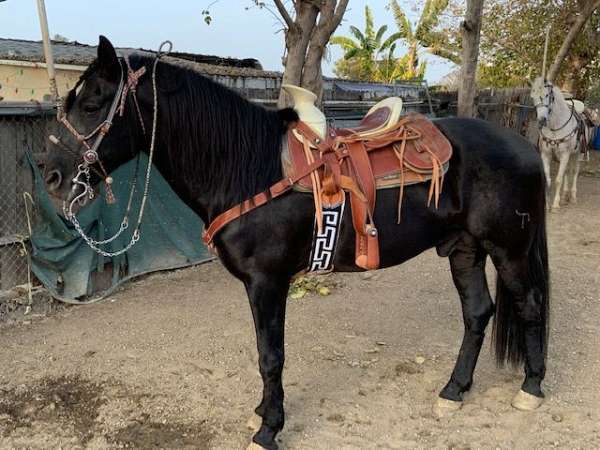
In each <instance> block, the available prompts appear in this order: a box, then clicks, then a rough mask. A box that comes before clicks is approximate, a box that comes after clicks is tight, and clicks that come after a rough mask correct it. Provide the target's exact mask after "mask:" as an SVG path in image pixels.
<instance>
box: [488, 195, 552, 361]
mask: <svg viewBox="0 0 600 450" xmlns="http://www.w3.org/2000/svg"><path fill="white" fill-rule="evenodd" d="M544 197H545V196H544ZM543 202H544V205H543V207H542V212H541V217H540V219H541V220H539V222H538V223H537V224H536V230H535V234H534V236H533V242H532V243H531V247H530V249H529V254H528V256H527V269H528V270H527V272H528V273H527V277H528V279H527V281H528V283H527V284H528V285H529V286H530V289H529V292H528V293H527V294H526V295H534V296H535V298H534V299H528V301H534V302H535V303H536V305H535V306H537V308H536V309H538V310H539V316H540V317H539V319H540V323H539V325H540V326H541V327H542V333H541V340H542V342H541V343H540V344H541V348H542V349H543V352H544V356H546V354H547V348H548V328H549V326H548V322H549V319H550V276H549V270H548V246H547V240H546V205H545V198H544V200H543ZM527 326H528V324H527V322H526V321H525V320H523V319H522V318H520V317H519V316H518V315H517V311H516V302H515V299H514V296H513V294H512V293H511V292H510V290H509V289H508V287H507V286H506V283H505V282H504V281H503V280H502V278H501V277H500V276H498V279H497V282H496V313H495V317H494V332H493V345H494V347H495V353H496V361H497V363H498V364H499V365H503V364H504V363H505V362H509V363H510V364H512V365H513V366H517V365H520V364H521V363H522V362H523V361H524V359H525V330H526V329H527Z"/></svg>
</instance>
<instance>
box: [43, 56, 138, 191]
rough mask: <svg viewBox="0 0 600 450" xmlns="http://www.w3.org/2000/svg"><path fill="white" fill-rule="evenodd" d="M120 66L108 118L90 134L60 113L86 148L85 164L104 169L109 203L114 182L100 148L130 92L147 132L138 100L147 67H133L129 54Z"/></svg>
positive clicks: (85, 165) (54, 140)
mask: <svg viewBox="0 0 600 450" xmlns="http://www.w3.org/2000/svg"><path fill="white" fill-rule="evenodd" d="M123 63H124V64H125V66H126V68H127V77H125V71H124V70H123ZM119 66H120V68H121V77H120V81H119V86H118V87H117V91H116V92H115V96H114V98H113V101H112V103H111V105H110V109H109V110H108V114H107V116H106V119H104V120H103V121H102V122H101V123H100V124H99V125H98V126H97V127H96V128H94V129H93V130H92V131H91V132H89V133H88V134H83V133H80V132H79V131H78V130H77V129H76V128H75V127H74V126H73V125H72V124H71V122H69V120H68V119H67V115H66V114H64V113H62V112H61V113H59V115H58V121H59V122H60V123H61V124H62V125H63V126H64V127H65V128H66V129H67V130H68V131H69V132H70V133H71V134H72V135H73V136H74V137H75V139H76V140H77V142H79V143H80V144H82V145H83V146H84V147H85V148H86V150H85V152H84V153H83V155H82V159H83V161H82V164H83V166H84V167H89V166H92V165H94V164H98V166H99V167H100V170H101V171H102V174H101V175H103V178H104V182H105V184H106V199H107V202H108V203H113V202H114V195H113V193H112V189H111V187H110V185H111V184H112V178H111V177H110V176H109V175H108V173H107V172H106V169H105V168H104V165H103V164H102V161H101V160H100V158H99V156H98V148H100V145H101V144H102V141H103V140H104V137H105V136H106V135H107V134H108V132H109V131H110V128H111V127H112V125H113V120H114V118H115V114H116V113H117V112H118V113H119V116H120V117H123V114H124V113H125V103H126V100H127V96H128V95H129V94H131V96H132V99H133V102H134V105H135V107H136V113H137V116H138V118H139V121H140V124H141V127H142V132H143V133H144V134H146V128H145V126H144V119H143V117H142V113H141V110H140V106H139V103H138V101H137V95H136V91H137V85H138V82H139V79H140V78H141V77H142V75H144V74H145V73H146V67H145V66H142V67H140V68H139V69H137V70H135V71H134V70H133V69H132V68H131V64H130V63H129V58H127V56H124V57H122V58H119ZM53 138H54V139H52V141H53V142H55V143H59V142H60V140H59V139H58V138H56V137H53ZM94 138H95V140H94V141H93V142H91V143H90V141H91V140H92V139H94ZM57 141H58V142H57ZM63 147H64V145H63Z"/></svg>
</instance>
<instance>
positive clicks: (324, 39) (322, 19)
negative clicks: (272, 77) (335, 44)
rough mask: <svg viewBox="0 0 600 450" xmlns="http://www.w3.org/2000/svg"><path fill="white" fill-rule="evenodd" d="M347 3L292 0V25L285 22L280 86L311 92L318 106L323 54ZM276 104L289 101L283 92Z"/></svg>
mask: <svg viewBox="0 0 600 450" xmlns="http://www.w3.org/2000/svg"><path fill="white" fill-rule="evenodd" d="M348 1H349V0H321V1H319V2H316V1H314V0H296V1H295V2H294V7H295V9H296V17H295V19H294V21H293V24H289V23H288V29H287V31H286V39H285V41H286V50H287V55H286V59H285V63H284V65H285V70H284V72H283V83H284V84H295V85H297V86H302V87H304V88H306V89H308V90H310V91H312V92H314V93H315V94H316V95H317V98H318V99H319V103H320V101H321V99H322V95H323V73H322V69H321V63H322V60H323V54H324V53H325V48H326V47H327V44H328V42H329V39H330V38H331V35H332V34H333V32H334V31H335V30H336V28H337V27H338V26H339V24H340V22H341V21H342V17H343V16H344V13H345V11H346V8H347V6H348ZM279 3H280V4H282V2H279ZM280 12H281V9H280ZM317 18H318V23H317ZM284 19H285V17H284ZM288 19H289V17H288ZM288 19H286V21H287V20H288ZM277 104H278V106H279V107H280V108H281V107H284V106H288V105H289V104H290V99H289V98H288V96H287V94H286V93H285V92H284V91H283V90H282V91H281V92H280V94H279V101H278V103H277Z"/></svg>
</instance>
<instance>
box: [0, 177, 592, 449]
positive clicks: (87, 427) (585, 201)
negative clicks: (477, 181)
mask: <svg viewBox="0 0 600 450" xmlns="http://www.w3.org/2000/svg"><path fill="white" fill-rule="evenodd" d="M579 195H580V200H579V204H577V205H576V206H568V207H566V208H564V209H563V210H561V211H560V212H558V213H554V214H551V215H550V218H549V239H550V257H551V268H552V289H553V305H552V321H551V322H552V323H551V347H550V353H549V361H548V373H547V378H546V382H545V390H546V393H547V401H546V402H545V403H544V405H543V406H542V407H541V408H540V409H539V410H538V411H536V412H533V413H524V412H519V411H516V410H515V409H513V408H512V407H511V406H510V401H511V398H512V396H513V395H514V394H515V393H516V392H517V390H518V389H519V386H520V383H521V381H522V374H521V373H520V371H519V372H514V371H512V370H510V369H507V368H504V369H497V368H496V367H495V365H494V362H493V359H492V357H491V355H490V352H489V342H487V343H486V350H484V351H483V352H482V355H481V357H480V362H479V365H478V368H477V371H476V378H475V384H474V386H473V389H472V392H471V393H470V394H468V396H467V397H466V400H465V405H464V407H463V409H462V410H461V411H459V412H457V413H455V414H454V415H453V416H451V417H448V418H443V419H436V418H435V417H434V416H433V414H432V412H431V408H432V405H433V403H434V401H435V399H436V396H437V393H438V392H439V391H440V389H441V388H442V387H443V386H444V384H445V383H446V381H447V379H448V377H449V375H450V373H451V370H452V367H453V364H454V361H455V357H456V354H457V352H458V349H459V345H460V339H461V337H462V320H461V312H460V306H459V301H458V296H457V294H456V291H455V289H454V287H453V285H452V281H451V278H450V273H449V270H448V262H447V261H446V260H445V259H441V258H438V257H437V256H436V254H435V252H434V251H429V252H426V253H425V254H423V255H421V256H420V257H418V258H416V259H414V260H413V261H411V262H408V263H407V264H405V265H403V266H399V267H395V268H391V269H387V270H382V271H379V272H375V273H369V274H363V275H335V276H334V277H333V278H332V279H331V280H329V281H328V283H330V284H335V287H333V288H332V291H331V294H330V295H329V296H325V297H321V296H306V297H304V298H302V299H298V300H290V301H289V309H288V311H289V313H288V322H287V345H286V351H287V360H286V370H285V377H284V385H285V388H286V408H287V423H286V428H285V429H284V431H283V432H282V433H281V434H280V444H281V447H282V448H284V449H308V448H310V449H371V448H381V449H400V448H402V449H403V448H427V449H429V448H436V449H459V448H461V449H467V448H470V449H476V448H492V449H496V448H500V449H505V448H516V449H536V448H552V447H558V448H581V449H592V448H600V407H599V405H600V350H599V347H598V342H599V341H600V320H599V319H600V230H599V228H600V208H599V205H600V179H598V178H589V177H588V178H583V179H582V180H581V183H580V193H579ZM492 273H493V272H492V270H491V269H490V275H491V277H490V278H491V279H492V280H493V275H492ZM0 338H1V341H2V345H1V346H0V367H1V370H0V391H1V392H0V436H1V441H0V447H1V448H59V447H60V448H89V449H99V448H199V449H242V448H245V446H246V445H247V444H248V442H249V439H250V436H251V432H250V431H249V430H248V429H247V428H246V422H247V420H248V418H249V417H250V416H251V412H252V410H253V408H254V407H255V406H256V404H257V402H258V400H259V396H260V388H261V383H260V380H259V376H258V371H257V366H256V350H255V338H254V332H253V327H252V321H251V317H250V310H249V307H248V305H247V300H246V298H245V294H244V291H243V288H242V286H241V284H240V283H238V282H237V281H235V280H234V279H233V278H232V277H230V276H229V275H228V274H227V273H226V272H225V270H224V269H223V268H222V267H221V266H220V264H218V263H216V262H215V263H209V264H205V265H202V266H198V267H195V268H190V269H186V270H180V271H176V272H170V273H161V274H156V275H153V276H150V277H147V278H145V279H143V280H142V281H138V282H135V283H131V284H129V285H128V286H127V287H125V288H124V289H122V290H121V291H120V292H118V293H117V294H115V295H114V296H112V297H111V298H110V299H109V300H107V301H106V302H104V303H102V304H97V305H93V306H85V307H83V306H81V307H68V308H58V309H56V308H55V309H53V310H52V311H51V313H49V314H46V313H39V314H35V313H34V314H30V315H28V316H27V317H26V318H22V320H18V321H16V322H15V321H13V323H12V324H4V325H3V326H2V328H1V329H0Z"/></svg>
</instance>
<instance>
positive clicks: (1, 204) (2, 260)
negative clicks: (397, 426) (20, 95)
mask: <svg viewBox="0 0 600 450" xmlns="http://www.w3.org/2000/svg"><path fill="white" fill-rule="evenodd" d="M53 117H54V116H53V111H52V110H49V109H48V108H41V107H39V106H37V107H34V106H27V107H21V108H17V107H15V105H10V106H3V105H0V291H5V290H8V289H11V288H13V287H15V286H17V285H20V284H24V283H26V282H27V281H28V272H29V264H28V255H29V244H28V238H29V228H28V225H27V212H26V205H25V202H26V201H28V200H26V195H25V193H30V194H31V193H32V187H33V183H32V177H31V171H30V169H29V164H28V162H27V158H26V152H27V151H29V152H30V153H31V154H32V155H33V156H34V157H39V155H42V154H43V153H45V151H46V139H47V135H48V134H49V127H50V126H52V125H53V123H54V120H53ZM27 198H31V197H27ZM29 210H30V211H31V205H29Z"/></svg>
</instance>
